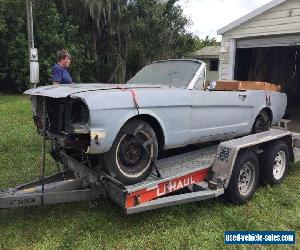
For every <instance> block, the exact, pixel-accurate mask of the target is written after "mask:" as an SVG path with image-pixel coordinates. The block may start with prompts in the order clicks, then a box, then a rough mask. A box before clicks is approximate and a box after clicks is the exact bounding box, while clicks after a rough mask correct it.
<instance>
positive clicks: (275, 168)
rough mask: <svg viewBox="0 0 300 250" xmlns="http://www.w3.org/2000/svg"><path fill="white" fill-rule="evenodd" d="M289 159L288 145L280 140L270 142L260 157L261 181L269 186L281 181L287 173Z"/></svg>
mask: <svg viewBox="0 0 300 250" xmlns="http://www.w3.org/2000/svg"><path fill="white" fill-rule="evenodd" d="M289 161H290V151H289V146H288V145H287V144H286V142H284V141H282V140H280V141H276V142H275V143H270V144H268V145H267V146H266V148H265V149H264V152H263V155H262V159H261V181H262V183H263V184H269V185H271V186H275V185H279V184H280V183H282V181H283V180H284V178H285V177H286V175H287V173H288V164H289Z"/></svg>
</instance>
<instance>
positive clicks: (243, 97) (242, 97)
mask: <svg viewBox="0 0 300 250" xmlns="http://www.w3.org/2000/svg"><path fill="white" fill-rule="evenodd" d="M239 98H240V99H241V100H242V101H244V100H245V99H246V98H247V95H239Z"/></svg>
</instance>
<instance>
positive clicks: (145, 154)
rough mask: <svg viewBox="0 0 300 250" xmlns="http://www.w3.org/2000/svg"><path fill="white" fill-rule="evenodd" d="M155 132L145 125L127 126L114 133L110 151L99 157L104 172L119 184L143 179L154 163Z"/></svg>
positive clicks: (137, 121)
mask: <svg viewBox="0 0 300 250" xmlns="http://www.w3.org/2000/svg"><path fill="white" fill-rule="evenodd" d="M157 154H158V143H157V138H156V134H155V131H154V130H153V129H152V127H151V126H150V125H149V124H148V123H147V122H145V121H142V120H138V119H134V120H131V121H129V122H127V123H126V124H125V125H124V126H123V127H122V128H121V130H120V132H119V133H118V135H117V137H116V139H115V141H114V143H113V145H112V147H111V149H110V150H109V151H108V152H107V153H105V154H104V155H103V163H104V168H105V169H106V170H107V171H108V173H109V174H110V175H111V176H112V177H114V178H116V179H117V180H119V181H120V182H122V183H123V184H134V183H137V182H140V181H142V180H144V179H146V178H147V177H148V176H149V175H150V173H151V171H152V169H153V164H155V162H156V160H157Z"/></svg>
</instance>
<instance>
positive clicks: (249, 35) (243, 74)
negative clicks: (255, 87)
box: [218, 0, 300, 128]
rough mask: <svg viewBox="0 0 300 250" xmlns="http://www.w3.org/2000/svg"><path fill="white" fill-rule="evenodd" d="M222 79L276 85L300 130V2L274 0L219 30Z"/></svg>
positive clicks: (298, 0) (296, 0)
mask: <svg viewBox="0 0 300 250" xmlns="http://www.w3.org/2000/svg"><path fill="white" fill-rule="evenodd" d="M218 34H219V35H222V43H221V50H220V69H219V78H220V79H223V80H231V79H235V80H253V81H254V80H257V81H268V82H271V83H277V84H280V85H281V86H282V90H283V91H284V92H286V93H287V96H288V109H287V114H288V116H289V118H290V119H294V120H299V124H298V125H299V128H300V112H299V109H300V0H273V1H271V2H269V3H268V4H266V5H264V6H262V7H260V8H258V9H256V10H254V11H253V12H251V13H249V14H248V15H246V16H243V17H241V18H240V19H238V20H236V21H234V22H232V23H230V24H228V25H226V26H225V27H223V28H221V29H220V30H218Z"/></svg>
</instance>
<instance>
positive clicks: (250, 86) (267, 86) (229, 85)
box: [206, 80, 281, 92]
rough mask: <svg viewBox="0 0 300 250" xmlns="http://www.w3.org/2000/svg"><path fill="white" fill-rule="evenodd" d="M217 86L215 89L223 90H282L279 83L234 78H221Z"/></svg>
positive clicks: (207, 83)
mask: <svg viewBox="0 0 300 250" xmlns="http://www.w3.org/2000/svg"><path fill="white" fill-rule="evenodd" d="M209 83H210V82H209V81H208V82H206V86H208V85H209ZM216 84H217V85H216V88H215V89H214V90H222V91H245V90H264V91H275V92H280V91H281V86H280V85H278V84H271V83H268V82H258V81H234V80H222V81H221V80H220V81H216Z"/></svg>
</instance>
